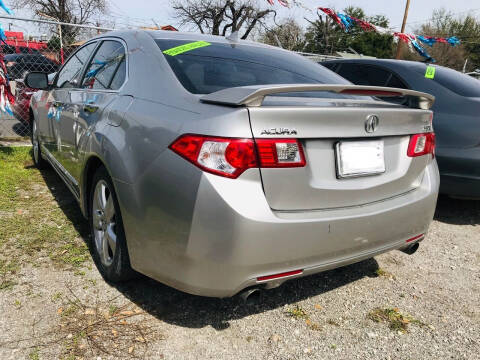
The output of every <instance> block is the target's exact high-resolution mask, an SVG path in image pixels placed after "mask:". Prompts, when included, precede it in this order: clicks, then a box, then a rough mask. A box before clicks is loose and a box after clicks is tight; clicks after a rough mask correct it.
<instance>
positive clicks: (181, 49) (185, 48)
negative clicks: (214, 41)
mask: <svg viewBox="0 0 480 360" xmlns="http://www.w3.org/2000/svg"><path fill="white" fill-rule="evenodd" d="M209 45H211V44H210V43H209V42H206V41H195V42H192V43H188V44H184V45H180V46H176V47H174V48H171V49H168V50H165V51H164V52H163V53H164V54H167V55H170V56H176V55H180V54H183V53H185V52H187V51H192V50H195V49H198V48H202V47H205V46H209Z"/></svg>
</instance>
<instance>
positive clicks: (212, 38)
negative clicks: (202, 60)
mask: <svg viewBox="0 0 480 360" xmlns="http://www.w3.org/2000/svg"><path fill="white" fill-rule="evenodd" d="M138 33H145V34H148V35H149V36H150V37H152V38H153V39H155V40H157V39H158V40H160V39H165V40H189V41H200V40H203V41H208V42H215V43H224V44H232V43H238V44H244V45H249V46H257V47H262V48H268V49H274V50H279V51H288V50H284V49H282V48H279V47H276V46H271V45H267V44H262V43H258V42H255V41H250V40H240V39H239V40H234V41H232V40H228V39H227V38H226V37H225V36H218V35H207V34H198V33H192V32H180V31H168V30H140V29H129V30H115V31H110V32H107V33H104V34H101V35H98V36H96V37H94V38H92V40H100V39H102V38H108V37H120V38H128V37H130V36H131V35H132V34H138Z"/></svg>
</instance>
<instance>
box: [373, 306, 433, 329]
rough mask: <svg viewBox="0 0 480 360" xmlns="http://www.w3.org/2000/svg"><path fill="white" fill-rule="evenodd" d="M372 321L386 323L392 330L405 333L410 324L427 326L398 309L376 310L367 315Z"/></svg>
mask: <svg viewBox="0 0 480 360" xmlns="http://www.w3.org/2000/svg"><path fill="white" fill-rule="evenodd" d="M367 317H368V318H369V319H370V320H373V321H375V322H378V323H379V322H386V323H388V325H389V328H390V329H391V330H395V331H400V332H402V333H405V332H407V331H408V325H409V324H416V325H419V326H424V325H425V324H424V323H423V322H421V321H420V320H417V319H414V318H413V317H411V316H410V315H404V314H402V313H400V311H399V309H398V308H385V309H381V308H376V309H374V310H372V311H370V312H369V313H368V315H367Z"/></svg>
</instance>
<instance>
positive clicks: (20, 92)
mask: <svg viewBox="0 0 480 360" xmlns="http://www.w3.org/2000/svg"><path fill="white" fill-rule="evenodd" d="M55 74H56V73H51V74H49V75H48V83H49V84H51V83H52V81H53V79H54V77H55ZM15 83H16V84H15V103H14V104H13V105H12V110H13V113H14V114H15V116H16V118H17V119H18V120H20V121H21V122H24V123H28V124H30V120H31V119H30V100H31V98H32V95H33V94H35V92H36V91H37V90H35V89H32V88H30V87H28V86H27V85H25V82H24V80H23V79H18V80H16V82H15Z"/></svg>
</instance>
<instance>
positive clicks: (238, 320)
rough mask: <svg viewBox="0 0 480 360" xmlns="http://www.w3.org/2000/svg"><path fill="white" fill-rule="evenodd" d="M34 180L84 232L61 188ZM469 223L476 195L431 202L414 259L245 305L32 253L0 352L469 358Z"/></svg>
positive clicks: (475, 228) (473, 340)
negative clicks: (119, 279)
mask: <svg viewBox="0 0 480 360" xmlns="http://www.w3.org/2000/svg"><path fill="white" fill-rule="evenodd" d="M48 171H50V172H51V170H47V172H48ZM42 175H43V174H42ZM44 178H45V179H50V180H48V186H49V188H50V189H51V188H55V191H54V194H53V195H52V199H55V201H59V202H61V205H60V207H61V208H62V210H63V211H64V212H66V215H67V216H68V218H69V219H71V222H72V225H73V226H74V227H75V229H78V232H79V236H83V237H85V236H86V234H85V230H84V229H85V226H84V225H82V221H83V220H82V219H81V218H80V217H79V216H78V209H77V208H76V204H75V202H74V200H73V198H72V197H71V195H69V193H68V190H66V189H65V187H64V186H63V185H62V184H61V183H60V182H56V183H55V184H54V186H53V185H52V181H53V180H51V177H50V176H44ZM42 187H43V188H45V189H47V190H48V188H47V185H45V183H44V182H42V181H38V184H37V188H36V191H40V190H39V188H40V189H41V188H42ZM20 190H21V189H20ZM66 209H70V210H66ZM72 213H76V215H75V216H72ZM2 216H3V217H5V216H8V214H6V213H5V212H4V213H3V215H2V214H1V213H0V218H1V217H2ZM479 225H480V202H475V201H460V200H453V199H449V198H446V197H441V198H440V199H439V203H438V207H437V213H436V216H435V220H434V222H433V223H432V226H431V228H430V233H429V235H428V238H427V239H426V240H425V241H424V242H423V243H422V244H421V246H420V249H419V250H418V251H417V252H416V253H415V254H414V255H411V256H409V255H406V254H403V253H401V252H398V251H395V252H391V253H387V254H383V255H381V256H378V257H375V258H374V259H370V260H366V261H363V262H361V263H357V264H354V265H350V266H348V267H344V268H341V269H336V270H333V271H328V272H325V273H322V274H318V275H315V276H310V277H306V278H303V279H299V280H294V281H290V282H287V283H285V284H284V285H283V286H281V287H280V288H278V289H274V290H270V291H268V292H265V293H264V294H263V295H262V299H261V301H260V302H259V303H257V304H256V305H253V306H245V305H243V304H242V303H241V301H240V299H238V298H231V299H210V298H201V297H196V296H192V295H188V294H184V293H181V292H179V291H176V290H174V289H171V288H169V287H166V286H164V285H162V284H159V283H157V282H155V281H153V280H149V279H147V278H141V279H140V280H138V281H135V282H132V283H128V284H125V285H122V286H112V285H109V284H107V283H106V282H105V281H103V280H102V278H101V277H100V275H99V274H98V272H97V271H96V269H95V267H94V265H93V263H92V262H91V261H90V260H87V261H86V262H84V263H83V264H82V265H81V267H80V268H78V267H77V268H68V267H66V268H65V267H59V266H57V265H55V264H54V263H53V262H52V260H51V259H50V258H49V257H42V256H39V257H36V258H35V261H34V262H29V263H27V264H25V265H23V266H21V268H20V269H19V270H18V271H17V272H15V282H16V285H14V286H11V287H8V288H5V289H3V290H0V310H1V314H2V316H1V317H0V334H1V335H2V336H1V337H0V359H25V358H26V359H59V358H63V359H80V358H83V359H99V358H100V359H115V358H120V357H125V358H134V357H137V358H145V359H248V360H253V359H310V358H311V359H326V358H334V359H479V358H480V357H479V354H480V333H479V330H480V307H479V303H480V288H479V284H480V271H479V270H480V226H479ZM383 230H385V229H383ZM30 256H34V255H30Z"/></svg>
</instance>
